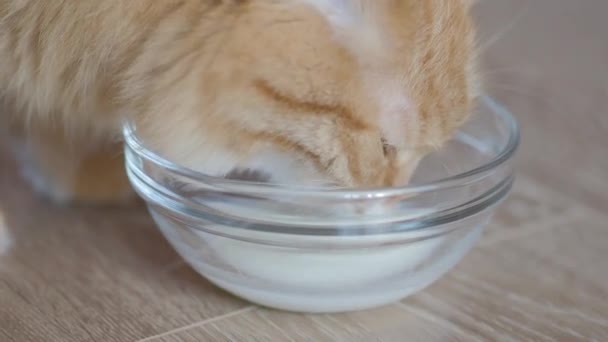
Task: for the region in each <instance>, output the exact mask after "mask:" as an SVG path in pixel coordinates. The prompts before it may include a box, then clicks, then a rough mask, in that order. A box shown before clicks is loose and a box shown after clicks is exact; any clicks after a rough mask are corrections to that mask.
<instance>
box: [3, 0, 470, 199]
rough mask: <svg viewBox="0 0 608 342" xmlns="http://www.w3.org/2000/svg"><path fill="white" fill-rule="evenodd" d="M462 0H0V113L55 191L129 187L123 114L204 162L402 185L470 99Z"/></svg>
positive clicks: (202, 166) (109, 195) (99, 193)
mask: <svg viewBox="0 0 608 342" xmlns="http://www.w3.org/2000/svg"><path fill="white" fill-rule="evenodd" d="M472 3H473V0H282V1H276V0H215V1H214V0H129V1H125V0H103V1H98V0H77V1H68V0H52V1H49V0H46V1H44V0H0V97H1V100H2V103H3V105H4V108H5V109H3V110H2V111H0V119H1V120H2V125H4V126H5V127H7V125H8V124H9V122H10V123H11V125H13V127H12V128H11V132H12V133H15V132H19V133H20V134H19V137H20V138H21V139H22V140H23V141H24V142H25V143H24V145H23V146H22V148H21V149H20V154H21V155H22V161H23V165H24V167H25V168H26V171H27V173H26V174H28V175H29V178H30V180H31V181H32V183H33V184H34V186H35V187H36V188H37V189H38V190H39V191H41V192H42V193H44V194H46V195H48V196H49V197H50V198H52V199H54V200H57V201H85V202H108V201H110V202H111V201H116V200H119V199H122V198H127V197H128V196H129V195H130V194H131V190H130V187H129V185H128V182H127V180H126V176H125V172H124V167H123V162H122V158H121V156H120V143H119V138H120V134H121V125H122V123H123V122H125V121H127V120H130V121H132V122H134V123H135V124H136V125H137V129H138V134H139V135H140V136H141V137H142V139H143V140H144V141H145V142H146V143H147V144H148V145H149V146H150V148H152V149H153V150H155V151H156V152H157V153H159V154H160V155H162V156H164V157H165V158H167V159H169V160H172V161H174V162H176V163H178V164H181V165H185V166H187V167H190V168H192V169H195V170H198V171H201V172H203V173H207V174H211V175H216V176H226V175H228V174H230V173H234V172H238V170H247V169H251V170H256V171H259V172H262V173H266V174H268V175H269V176H270V178H271V179H272V181H277V182H281V183H286V184H303V185H307V184H311V185H322V184H334V185H338V186H343V187H375V186H398V185H404V184H406V183H407V182H408V179H409V177H410V176H411V173H412V172H413V170H414V169H415V167H416V165H417V163H418V161H419V160H420V159H421V158H422V157H423V156H424V155H425V154H426V153H428V152H429V151H431V150H433V149H435V148H439V147H441V146H442V144H443V143H444V142H445V141H447V140H448V139H450V138H451V137H452V134H453V133H454V131H455V130H456V129H457V128H458V127H459V126H460V125H461V124H463V122H464V121H465V120H466V119H467V117H468V115H469V113H470V111H471V109H472V106H473V105H474V102H475V99H476V97H477V96H478V93H479V80H478V78H477V73H476V56H477V54H476V45H475V31H474V26H473V23H472V18H471V16H470V13H469V12H470V9H471V6H472Z"/></svg>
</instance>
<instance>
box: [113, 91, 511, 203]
mask: <svg viewBox="0 0 608 342" xmlns="http://www.w3.org/2000/svg"><path fill="white" fill-rule="evenodd" d="M479 102H480V103H481V105H480V107H486V108H488V109H489V110H490V111H492V112H493V115H495V116H498V117H500V119H501V120H502V121H504V122H505V124H506V125H507V126H508V139H507V142H506V143H505V144H503V145H501V148H500V151H499V152H498V153H496V155H495V156H494V157H493V158H492V160H490V161H489V162H487V163H485V164H483V165H480V166H478V167H476V168H473V169H470V170H468V171H464V172H461V173H459V174H456V175H453V176H450V177H446V178H442V179H439V180H436V181H432V182H426V183H420V184H413V185H406V186H402V187H376V188H365V189H348V188H330V187H306V186H292V185H281V184H268V183H256V182H248V181H242V180H231V179H226V178H222V177H216V176H210V175H207V174H204V173H201V172H198V171H195V170H192V169H189V168H186V167H183V166H180V165H178V164H176V163H174V162H172V161H170V160H168V159H166V158H164V157H162V156H160V155H158V154H156V153H155V152H153V151H152V150H149V149H148V148H146V146H145V144H144V143H143V142H142V141H141V140H140V139H139V138H138V137H137V135H136V133H135V132H136V127H135V124H134V123H133V122H126V123H125V124H124V125H123V139H124V142H125V144H126V145H127V146H128V148H129V149H130V150H131V151H133V152H135V153H136V154H137V155H138V156H139V157H142V158H144V159H146V160H148V161H151V162H152V163H153V164H156V165H157V166H159V167H161V168H162V169H164V170H166V171H169V172H171V173H174V174H176V175H178V176H180V177H183V178H186V179H189V180H191V181H194V182H195V183H205V184H207V185H212V186H214V187H218V186H225V187H229V188H230V189H231V191H233V192H239V191H241V190H242V191H243V193H246V194H257V195H264V194H266V195H280V194H283V193H285V194H289V195H290V196H294V195H301V196H311V197H336V198H378V197H390V196H398V195H408V194H420V193H425V192H432V191H439V190H442V189H446V188H451V187H454V186H459V185H462V184H463V183H475V182H476V181H478V180H480V179H483V178H484V176H485V175H486V174H487V173H488V172H491V171H492V170H495V169H497V168H498V167H500V166H501V165H502V164H504V163H506V162H507V161H509V160H510V159H511V158H512V157H513V155H514V154H515V152H516V151H517V148H518V147H519V144H520V139H521V138H520V130H519V126H518V123H517V120H516V119H515V117H514V116H513V115H512V114H511V112H510V111H509V110H507V109H506V108H505V107H503V106H502V105H500V104H499V103H498V102H496V101H495V100H494V99H493V98H492V97H490V96H487V95H483V96H481V97H480V101H479ZM128 164H129V166H128V167H132V165H131V163H128Z"/></svg>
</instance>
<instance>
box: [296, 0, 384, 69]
mask: <svg viewBox="0 0 608 342" xmlns="http://www.w3.org/2000/svg"><path fill="white" fill-rule="evenodd" d="M300 1H302V2H304V3H306V4H308V5H310V6H312V7H314V8H315V9H316V10H318V11H319V12H320V13H321V14H322V15H323V16H324V17H325V18H326V19H327V21H328V23H329V24H330V26H331V27H332V28H333V29H334V34H335V35H336V38H337V40H338V41H339V42H340V43H342V44H344V45H345V46H346V47H347V48H349V49H350V50H351V51H352V52H353V53H354V54H355V55H356V56H358V57H359V58H360V59H361V60H362V61H364V62H369V61H371V60H374V59H375V56H377V55H378V54H383V53H384V51H386V49H387V48H388V45H389V44H387V39H386V38H387V34H386V32H385V28H384V27H382V24H381V20H379V19H380V14H379V13H378V12H377V11H378V6H377V5H376V4H375V3H374V1H366V0H300Z"/></svg>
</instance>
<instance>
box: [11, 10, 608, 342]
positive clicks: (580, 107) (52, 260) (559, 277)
mask: <svg viewBox="0 0 608 342" xmlns="http://www.w3.org/2000/svg"><path fill="white" fill-rule="evenodd" d="M478 12H479V19H480V23H481V27H482V29H483V32H484V41H491V40H492V37H494V36H495V34H496V33H497V32H501V31H503V29H505V30H506V31H507V32H506V33H505V34H504V35H501V38H500V39H498V40H497V41H496V42H495V43H494V44H491V45H490V46H489V47H488V49H487V50H486V52H485V60H486V64H487V68H486V70H487V76H488V78H489V80H490V81H489V83H488V87H489V89H490V92H491V93H492V94H494V95H495V96H496V97H497V98H498V99H499V100H500V101H502V102H503V103H505V104H506V105H507V106H508V107H509V108H511V109H512V110H513V111H514V112H515V114H516V115H517V116H518V118H519V120H520V122H521V125H522V128H523V138H524V139H523V145H522V148H521V150H520V152H521V153H520V155H519V158H518V165H519V178H518V181H517V183H516V185H515V189H514V192H513V194H512V196H511V198H510V200H509V201H507V202H506V203H505V205H504V206H503V207H502V208H501V209H500V212H499V213H498V215H497V217H496V220H495V221H494V223H493V224H492V225H491V227H490V229H489V231H488V232H487V234H486V235H485V236H484V238H483V240H482V241H481V243H480V244H479V246H478V247H476V248H475V249H474V250H473V251H472V252H471V254H470V255H469V256H467V257H466V258H465V260H464V261H463V262H462V263H461V264H460V265H459V266H458V267H457V268H456V269H455V270H454V271H453V272H452V273H450V274H449V275H448V276H446V277H445V278H444V279H442V280H441V281H439V282H438V283H437V284H435V285H434V286H432V287H431V288H429V289H428V290H426V291H424V292H422V293H420V294H418V295H416V296H414V297H411V298H409V299H407V300H405V301H403V302H402V303H398V304H395V305H392V306H388V307H385V308H382V309H378V310H371V311H364V312H358V313H351V314H340V315H316V316H314V315H297V314H288V313H284V312H278V311H272V310H267V309H261V308H257V307H254V306H252V305H250V304H248V303H246V302H244V301H241V300H239V299H236V298H234V297H232V296H230V295H228V294H226V293H224V292H222V291H220V290H218V289H216V288H214V287H213V286H211V285H210V284H209V283H208V282H206V281H205V280H204V279H202V278H201V277H199V276H198V275H197V274H195V273H194V272H193V271H192V270H190V268H188V267H187V266H185V265H184V264H183V263H182V262H181V261H180V259H179V257H178V256H177V255H176V254H175V253H174V252H173V251H172V250H171V248H170V247H169V246H168V245H167V243H166V242H165V241H164V240H163V238H162V237H161V235H160V234H159V233H158V232H157V231H156V230H155V228H154V227H153V225H152V223H151V221H150V219H149V218H148V217H147V215H146V213H145V212H144V211H143V210H142V209H141V208H131V209H83V208H81V209H73V208H72V209H68V208H65V209H60V208H53V207H49V206H48V205H47V204H45V203H44V202H41V201H39V200H38V199H36V198H35V197H34V196H33V195H32V194H31V192H30V191H29V189H28V188H27V186H26V185H25V184H24V183H23V181H21V180H20V178H19V176H18V174H17V171H16V170H15V167H14V164H13V162H12V161H11V160H10V159H9V158H8V156H7V154H6V153H0V341H2V342H4V341H7V342H8V341H16V342H17V341H18V342H26V341H62V342H63V341H66V342H69V341H104V342H105V341H107V342H114V341H139V340H145V341H154V342H160V341H167V342H168V341H171V342H174V341H186V342H190V341H274V340H276V341H495V340H500V341H608V263H607V262H606V260H608V105H606V103H605V101H606V100H607V99H608V39H606V32H608V24H606V23H605V20H604V16H605V14H606V13H608V2H606V1H604V0H582V1H570V0H537V1H525V0H502V1H498V0H491V1H486V2H482V4H481V6H480V8H479V11H478ZM512 22H515V24H513V25H510V23H512ZM603 22H604V24H602V23H603ZM509 27H510V29H508V30H507V28H509Z"/></svg>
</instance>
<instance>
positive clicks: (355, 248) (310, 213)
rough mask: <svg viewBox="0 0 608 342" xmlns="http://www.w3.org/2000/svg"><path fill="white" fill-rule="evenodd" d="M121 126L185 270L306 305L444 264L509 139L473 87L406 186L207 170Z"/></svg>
mask: <svg viewBox="0 0 608 342" xmlns="http://www.w3.org/2000/svg"><path fill="white" fill-rule="evenodd" d="M124 136H125V140H126V144H125V152H126V165H127V171H128V175H129V178H130V180H131V182H132V184H133V186H134V188H135V189H136V191H137V192H138V193H139V194H140V196H141V197H142V198H143V199H144V200H145V201H146V202H147V205H148V208H149V210H150V212H151V214H152V217H153V218H154V220H155V221H156V223H157V225H158V226H159V227H160V230H161V231H162V233H163V234H164V236H165V237H166V238H167V239H168V240H169V242H170V243H171V245H173V247H174V248H175V249H176V250H177V251H178V252H179V254H181V256H182V257H183V258H184V259H185V260H186V261H187V262H188V263H189V264H190V265H191V266H192V267H193V268H194V269H195V270H196V271H198V272H199V273H200V274H202V275H203V276H204V277H206V278H207V279H208V280H210V281H211V282H213V283H214V284H216V285H217V286H219V287H221V288H223V289H225V290H227V291H229V292H231V293H233V294H235V295H237V296H239V297H242V298H245V299H247V300H249V301H251V302H254V303H257V304H260V305H264V306H268V307H273V308H277V309H283V310H289V311H299V312H310V313H319V312H343V311H352V310H359V309H368V308H373V307H377V306H381V305H385V304H389V303H391V302H395V301H398V300H401V299H403V298H405V297H407V296H408V295H410V294H413V293H415V292H417V291H420V290H421V289H423V288H425V287H426V286H428V285H430V284H431V283H433V282H434V281H436V280H437V279H439V278H440V277H441V276H442V275H444V274H445V273H446V272H447V271H449V270H450V269H452V268H453V267H454V266H455V265H456V264H457V263H458V262H459V261H460V260H461V259H462V258H463V256H464V255H465V254H466V253H467V252H468V251H469V250H470V249H471V248H472V247H473V245H474V244H475V242H476V241H477V240H478V238H479V236H480V235H481V233H482V231H483V229H484V227H485V226H486V225H487V224H488V222H489V220H490V219H491V217H492V215H493V213H494V212H495V210H496V207H497V205H498V204H499V203H500V202H501V201H502V200H503V199H504V198H505V197H506V195H507V194H508V192H509V191H510V189H511V185H512V182H513V170H512V157H513V155H514V153H515V151H516V149H517V146H518V144H519V130H518V127H517V124H516V122H515V120H514V118H513V117H512V116H511V115H510V114H509V113H508V112H507V111H506V110H505V109H503V108H502V107H501V106H499V105H498V104H497V103H495V102H494V101H493V100H492V99H491V98H487V97H484V98H482V99H481V104H480V106H479V108H478V110H477V111H476V113H475V115H474V116H473V117H472V119H471V120H470V121H469V122H468V124H467V125H466V126H465V127H463V128H462V129H461V130H460V131H459V132H458V133H457V134H456V136H455V137H454V139H453V140H452V141H451V142H450V143H449V144H448V145H447V146H445V147H444V148H443V149H441V150H440V151H437V152H435V153H434V154H432V155H429V156H428V157H427V158H426V159H425V160H423V161H422V163H421V164H420V166H419V168H418V170H417V172H416V174H415V176H414V178H413V183H412V184H411V185H410V186H407V187H402V188H382V189H374V190H364V191H363V190H354V191H348V190H339V189H311V188H293V187H290V188H286V187H281V186H278V185H270V184H259V183H249V182H244V181H234V180H227V179H223V178H216V177H210V176H206V175H203V174H199V173H197V172H194V171H191V170H188V169H185V168H182V167H180V166H178V165H175V164H173V163H171V162H169V161H167V160H165V159H163V158H162V157H160V156H158V155H156V154H154V152H152V151H150V150H148V149H146V147H145V142H142V141H140V140H139V139H138V138H137V131H136V127H134V126H133V125H126V126H125V129H124ZM387 200H388V201H390V202H391V203H393V205H392V206H390V207H384V210H381V211H373V212H371V213H367V214H365V215H362V214H360V213H359V214H358V211H357V210H348V209H349V208H351V209H352V208H353V207H361V206H370V207H373V206H377V205H382V204H383V203H386V201H387ZM395 203H397V204H396V205H395Z"/></svg>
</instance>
